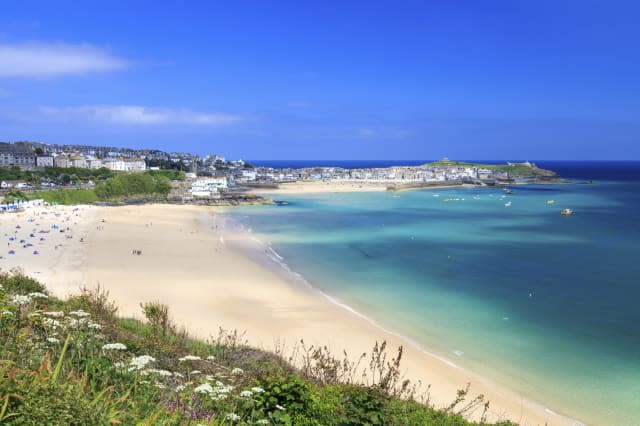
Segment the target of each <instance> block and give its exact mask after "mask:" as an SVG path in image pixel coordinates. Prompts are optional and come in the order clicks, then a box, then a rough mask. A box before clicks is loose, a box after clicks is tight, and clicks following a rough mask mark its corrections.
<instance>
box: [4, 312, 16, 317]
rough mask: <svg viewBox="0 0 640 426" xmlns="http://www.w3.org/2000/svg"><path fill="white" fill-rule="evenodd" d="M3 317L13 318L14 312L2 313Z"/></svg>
mask: <svg viewBox="0 0 640 426" xmlns="http://www.w3.org/2000/svg"><path fill="white" fill-rule="evenodd" d="M2 316H3V317H12V316H13V312H11V311H2Z"/></svg>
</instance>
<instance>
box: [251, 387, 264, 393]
mask: <svg viewBox="0 0 640 426" xmlns="http://www.w3.org/2000/svg"><path fill="white" fill-rule="evenodd" d="M251 392H253V393H264V389H262V388H261V387H260V386H254V387H252V388H251Z"/></svg>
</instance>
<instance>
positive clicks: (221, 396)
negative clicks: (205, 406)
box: [211, 393, 227, 401]
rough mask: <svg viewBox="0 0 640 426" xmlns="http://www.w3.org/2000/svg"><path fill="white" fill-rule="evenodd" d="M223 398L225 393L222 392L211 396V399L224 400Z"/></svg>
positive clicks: (225, 396) (225, 395) (225, 397)
mask: <svg viewBox="0 0 640 426" xmlns="http://www.w3.org/2000/svg"><path fill="white" fill-rule="evenodd" d="M225 399H227V394H226V393H223V394H220V395H214V396H212V397H211V400H212V401H224V400H225Z"/></svg>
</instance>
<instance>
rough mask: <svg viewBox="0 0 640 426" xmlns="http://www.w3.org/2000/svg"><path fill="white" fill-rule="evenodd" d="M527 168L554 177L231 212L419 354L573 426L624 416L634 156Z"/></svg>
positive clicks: (633, 406)
mask: <svg viewBox="0 0 640 426" xmlns="http://www.w3.org/2000/svg"><path fill="white" fill-rule="evenodd" d="M424 162H426V161H404V162H403V161H393V162H383V161H375V162H353V161H326V162H325V161H321V162H313V161H294V162H286V161H278V162H273V161H252V162H251V163H252V164H254V165H262V166H271V167H314V166H338V167H345V168H351V167H386V166H388V165H415V164H423V163H424ZM496 163H498V162H496ZM536 164H537V165H538V166H539V167H543V168H548V169H551V170H554V171H556V172H557V173H558V174H559V175H560V176H562V177H563V178H565V179H566V183H561V184H547V185H513V186H511V187H510V188H511V190H512V193H511V194H507V193H505V192H504V191H503V190H502V189H501V188H469V189H467V188H456V189H435V190H434V189H428V190H412V191H406V192H398V193H392V192H361V193H332V194H307V195H281V196H279V197H276V199H277V201H281V202H282V203H279V204H277V205H272V206H245V207H241V208H239V209H236V210H234V211H232V212H231V213H230V214H232V215H234V216H235V217H236V218H237V220H239V221H241V222H242V223H244V224H245V225H246V226H247V227H250V228H251V229H252V231H253V233H254V234H255V235H256V236H257V237H258V238H260V239H261V240H263V241H264V242H266V243H267V244H269V245H270V246H271V248H272V250H274V252H275V253H277V254H278V260H279V261H282V262H283V263H286V265H287V267H288V268H290V269H291V270H293V271H295V272H297V273H298V274H300V275H302V276H303V277H304V278H305V279H306V280H307V281H308V282H309V283H310V284H311V285H312V286H314V287H317V288H318V289H320V290H322V291H323V292H325V293H327V294H328V295H330V296H331V297H333V298H335V299H336V300H339V301H340V302H341V303H344V304H346V305H348V306H349V307H351V308H352V309H355V310H356V311H358V312H360V313H362V314H364V315H367V316H368V317H370V318H372V319H373V320H375V321H376V322H378V323H380V324H381V325H383V326H384V327H385V328H388V329H390V330H393V331H395V332H397V333H398V334H401V335H404V336H406V337H408V338H409V339H411V340H413V341H416V342H418V343H419V344H421V345H422V346H424V347H425V348H427V349H428V350H429V351H431V352H433V353H435V354H437V355H440V356H442V357H444V358H446V359H449V360H450V361H452V362H454V363H455V364H457V365H459V366H461V367H462V368H465V369H468V370H470V371H473V372H475V373H477V374H479V375H481V376H484V377H487V378H489V379H491V380H493V381H495V382H497V383H500V384H503V385H505V386H508V387H510V388H512V389H514V390H516V391H519V392H521V393H522V394H524V395H526V396H528V397H529V398H530V399H532V400H534V401H537V402H539V403H541V404H543V405H544V406H545V407H548V409H549V410H551V411H553V412H557V413H560V414H563V415H566V416H568V417H571V418H574V419H577V420H579V421H580V422H582V423H584V424H593V425H638V424H640V162H622V161H621V162H559V161H558V162H548V161H538V162H536ZM565 208H569V209H571V210H573V211H574V215H572V216H562V215H561V214H560V211H561V210H562V209H565Z"/></svg>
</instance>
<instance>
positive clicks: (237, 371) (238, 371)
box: [231, 367, 244, 374]
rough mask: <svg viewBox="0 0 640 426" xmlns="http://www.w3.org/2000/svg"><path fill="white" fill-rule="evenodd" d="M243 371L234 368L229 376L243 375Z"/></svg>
mask: <svg viewBox="0 0 640 426" xmlns="http://www.w3.org/2000/svg"><path fill="white" fill-rule="evenodd" d="M243 373H244V370H243V369H242V368H237V367H236V368H234V369H233V370H231V374H243Z"/></svg>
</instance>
